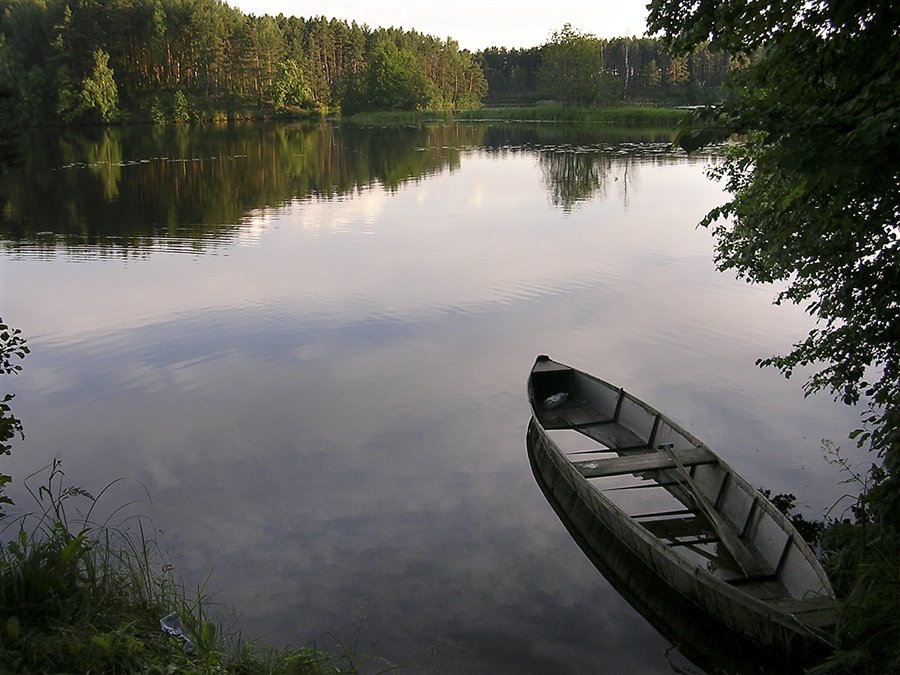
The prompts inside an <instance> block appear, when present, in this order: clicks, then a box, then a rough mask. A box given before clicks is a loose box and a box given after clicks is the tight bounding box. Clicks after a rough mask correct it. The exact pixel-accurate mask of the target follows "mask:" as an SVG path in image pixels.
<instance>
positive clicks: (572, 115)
mask: <svg viewBox="0 0 900 675" xmlns="http://www.w3.org/2000/svg"><path fill="white" fill-rule="evenodd" d="M686 114H687V111H685V110H681V109H678V108H655V107H651V106H612V107H608V108H577V107H571V106H562V105H537V106H527V107H520V108H483V109H478V110H459V111H456V112H449V111H433V110H422V111H398V112H361V113H356V114H354V115H350V116H348V117H344V118H342V121H344V122H349V123H350V124H354V125H357V126H391V125H394V126H397V125H413V124H422V123H427V122H453V121H464V122H479V121H490V122H580V123H591V124H609V125H613V124H615V125H622V126H630V127H638V128H640V127H653V128H673V129H674V127H675V126H676V125H677V124H678V122H679V121H681V119H682V118H683V117H684V116H685V115H686Z"/></svg>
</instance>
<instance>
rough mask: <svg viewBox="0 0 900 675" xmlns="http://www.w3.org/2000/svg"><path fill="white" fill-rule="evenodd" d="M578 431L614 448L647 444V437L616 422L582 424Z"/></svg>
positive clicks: (627, 447)
mask: <svg viewBox="0 0 900 675" xmlns="http://www.w3.org/2000/svg"><path fill="white" fill-rule="evenodd" d="M578 431H579V432H580V433H582V434H584V435H585V436H587V437H588V438H590V439H593V440H595V441H597V442H598V443H602V444H603V445H605V446H606V447H608V448H613V449H614V450H615V449H618V450H626V449H630V448H640V447H644V446H646V445H647V440H646V439H644V438H641V437H640V436H638V435H637V434H636V433H634V432H633V431H631V429H628V428H626V427H624V426H622V425H621V424H617V423H615V422H598V423H597V424H593V425H582V426H579V427H578Z"/></svg>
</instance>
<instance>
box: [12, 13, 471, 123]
mask: <svg viewBox="0 0 900 675" xmlns="http://www.w3.org/2000/svg"><path fill="white" fill-rule="evenodd" d="M0 80H2V81H5V82H7V83H8V84H10V85H11V87H12V89H13V90H15V91H17V92H18V93H19V98H20V100H19V101H17V104H16V105H17V107H18V110H19V112H20V113H21V117H22V119H23V120H27V121H28V122H30V123H55V122H76V121H77V122H85V121H103V122H111V121H116V120H121V119H131V120H140V121H157V122H162V121H176V122H186V121H190V120H191V119H196V118H206V119H209V118H226V117H236V116H241V115H242V114H243V113H245V112H246V111H250V110H253V111H259V110H270V111H273V112H299V111H303V110H318V111H322V110H334V109H337V108H341V107H343V108H344V109H347V108H350V109H352V110H365V109H376V108H378V109H400V108H406V109H415V108H420V109H421V108H430V109H459V108H467V107H473V106H476V105H477V104H478V103H479V101H480V99H481V98H482V97H483V96H484V94H485V92H486V90H487V85H486V82H485V80H484V76H483V74H482V71H481V69H480V68H479V66H478V64H477V62H476V60H475V58H474V55H472V54H471V53H470V52H468V51H465V50H460V49H459V48H458V46H457V45H456V43H455V42H453V41H452V40H446V41H444V40H440V39H437V38H434V37H431V36H428V35H422V34H420V33H417V32H415V31H403V30H400V29H394V28H389V29H381V28H378V29H370V28H369V27H368V26H360V25H358V24H356V23H355V22H354V23H350V24H348V23H347V22H345V21H340V20H337V19H332V20H328V19H325V18H324V17H323V18H313V19H303V18H298V17H285V16H283V15H279V16H277V17H272V16H268V15H265V16H262V17H257V16H253V15H246V14H243V13H242V12H240V11H239V10H236V9H234V8H232V7H229V6H228V5H227V4H225V3H224V2H221V0H4V2H3V3H2V9H0Z"/></svg>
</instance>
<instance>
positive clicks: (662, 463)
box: [572, 448, 716, 478]
mask: <svg viewBox="0 0 900 675" xmlns="http://www.w3.org/2000/svg"><path fill="white" fill-rule="evenodd" d="M673 452H674V453H676V456H677V457H678V459H679V460H680V461H681V463H682V464H684V465H686V466H690V465H692V464H710V463H712V462H715V461H716V456H715V455H713V454H712V453H711V452H710V451H709V450H707V449H705V448H688V449H686V450H674V451H673ZM572 465H573V466H574V467H575V468H576V469H578V471H579V472H580V473H581V475H582V476H584V477H585V478H603V477H606V476H621V475H624V474H626V473H643V472H644V471H653V470H658V469H674V468H675V467H676V464H675V462H674V461H673V460H672V458H671V457H669V456H668V455H667V454H664V453H662V452H655V451H653V452H642V453H637V454H634V455H627V456H622V457H612V458H609V459H594V460H589V461H586V462H572Z"/></svg>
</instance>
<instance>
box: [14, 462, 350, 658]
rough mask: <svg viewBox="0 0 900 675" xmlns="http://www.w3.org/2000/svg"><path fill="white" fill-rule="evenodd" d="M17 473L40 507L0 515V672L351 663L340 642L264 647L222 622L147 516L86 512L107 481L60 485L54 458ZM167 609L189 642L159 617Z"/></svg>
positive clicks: (62, 479) (62, 481)
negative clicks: (185, 578)
mask: <svg viewBox="0 0 900 675" xmlns="http://www.w3.org/2000/svg"><path fill="white" fill-rule="evenodd" d="M35 478H37V479H38V480H41V481H42V482H41V483H40V484H39V485H38V486H37V487H33V486H32V484H31V482H32V481H33V480H34V479H35ZM25 484H26V487H27V488H28V491H29V492H30V494H31V495H32V497H33V498H34V501H35V504H36V506H37V510H36V511H35V512H34V513H30V514H28V515H25V516H19V517H17V518H11V517H7V518H4V519H3V520H0V524H2V537H3V541H4V542H5V543H4V545H3V546H2V548H0V672H2V673H49V672H53V673H58V672H71V673H133V672H142V673H213V672H215V673H352V672H356V669H355V667H354V664H353V658H352V657H351V656H350V655H349V654H346V653H343V654H339V655H337V656H334V655H331V654H328V653H326V652H325V651H322V650H320V649H317V648H316V647H315V646H310V647H304V648H301V649H280V650H279V649H273V648H266V647H261V646H258V645H255V644H252V643H251V644H247V643H244V644H241V643H240V641H239V640H238V639H236V638H235V637H234V636H228V635H225V634H223V631H222V629H221V625H220V624H216V623H214V622H213V621H212V620H210V618H209V616H208V615H207V605H208V598H207V596H206V595H205V594H204V590H203V587H201V588H198V589H197V591H196V592H195V593H193V594H191V593H186V592H185V589H184V587H183V586H182V585H181V584H180V583H179V582H178V581H177V580H176V579H175V577H174V575H173V570H172V566H171V565H170V564H168V563H166V562H165V559H164V556H163V555H162V553H161V551H160V549H159V546H158V544H157V542H156V540H155V538H154V537H153V536H149V535H148V529H149V528H148V527H147V523H146V521H145V520H144V519H142V518H128V519H125V522H124V523H122V524H119V525H116V526H113V525H112V524H111V519H112V518H115V517H116V513H114V514H113V516H111V517H110V518H107V519H106V520H105V521H104V522H101V523H95V522H93V515H94V513H95V510H96V506H97V503H98V499H99V498H100V497H101V496H102V495H103V493H104V492H106V491H107V489H108V488H109V487H110V486H107V488H104V490H103V491H102V492H101V493H100V494H98V495H97V497H94V496H93V495H91V494H89V493H88V492H87V491H85V490H83V489H81V488H78V487H73V486H66V485H65V482H64V474H63V472H62V469H61V467H60V464H59V462H58V461H54V463H53V465H52V466H51V467H48V468H47V469H46V470H44V471H43V472H42V473H39V474H33V475H32V476H30V477H29V478H28V479H26V481H25ZM126 506H128V505H126ZM119 511H121V510H119ZM73 512H77V513H78V514H79V515H78V516H77V517H73V515H72V514H73ZM151 532H152V530H151ZM173 612H174V613H176V614H177V615H178V617H180V619H181V622H182V624H183V626H184V628H185V633H186V637H187V638H188V640H189V641H190V643H191V645H190V646H191V649H190V650H187V649H186V648H185V641H184V640H182V639H180V638H178V637H173V636H170V635H168V634H166V633H165V632H163V631H162V629H161V626H160V619H161V618H162V617H164V616H167V615H169V614H171V613H173Z"/></svg>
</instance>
